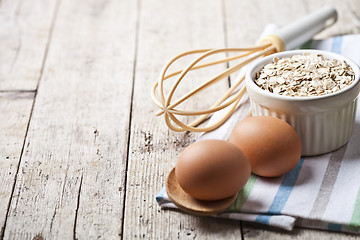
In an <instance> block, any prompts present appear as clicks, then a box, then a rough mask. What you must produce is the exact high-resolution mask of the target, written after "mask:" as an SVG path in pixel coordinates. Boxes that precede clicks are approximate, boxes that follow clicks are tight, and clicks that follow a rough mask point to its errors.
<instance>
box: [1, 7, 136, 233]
mask: <svg viewBox="0 0 360 240" xmlns="http://www.w3.org/2000/svg"><path fill="white" fill-rule="evenodd" d="M136 8H137V6H136V2H135V1H116V0H113V1H105V0H104V1H99V0H96V1H77V2H74V1H71V0H64V1H61V4H60V6H59V12H58V15H57V16H58V17H57V19H56V24H55V26H54V31H53V38H52V41H51V46H50V48H49V55H48V58H47V62H46V66H45V69H44V74H43V77H42V79H41V81H40V86H39V89H38V94H37V97H36V102H35V106H34V110H33V116H32V120H31V123H30V126H29V132H28V137H27V139H26V143H25V150H24V154H23V157H22V161H21V164H20V170H19V174H18V176H17V182H16V186H15V194H14V196H13V199H12V201H11V205H10V210H9V216H8V219H7V225H6V229H5V235H4V236H5V239H34V238H36V237H37V238H39V239H72V238H74V239H75V238H81V239H95V238H100V239H118V238H119V235H121V222H122V207H123V205H122V202H123V196H124V187H123V185H124V180H125V162H126V155H127V139H128V129H129V114H130V103H131V92H132V78H133V65H134V49H135V25H136Z"/></svg>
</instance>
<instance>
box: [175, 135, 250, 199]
mask: <svg viewBox="0 0 360 240" xmlns="http://www.w3.org/2000/svg"><path fill="white" fill-rule="evenodd" d="M175 174H176V179H177V181H178V183H179V185H180V186H181V188H182V189H183V190H184V191H185V192H186V193H188V194H189V195H190V196H192V197H194V198H196V199H199V200H220V199H224V198H227V197H230V196H233V195H234V194H236V193H237V192H238V191H240V190H241V189H242V188H243V187H244V186H245V184H246V182H247V181H248V179H249V177H250V164H249V161H248V160H247V158H246V156H245V154H244V153H243V152H242V151H241V150H240V149H239V148H237V147H236V146H235V145H233V144H232V143H230V142H227V141H222V140H203V141H199V142H196V143H194V144H192V145H190V146H188V147H187V148H186V149H185V150H184V151H183V152H182V153H181V154H180V156H179V159H178V161H177V163H176V166H175Z"/></svg>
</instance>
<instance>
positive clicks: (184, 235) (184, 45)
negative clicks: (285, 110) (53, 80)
mask: <svg viewBox="0 0 360 240" xmlns="http://www.w3.org/2000/svg"><path fill="white" fill-rule="evenodd" d="M221 7H222V5H221V1H191V0H186V1H183V0H180V1H171V2H169V1H157V0H151V1H148V0H146V1H142V2H141V7H140V19H139V43H138V54H137V65H136V75H135V86H134V100H133V110H132V120H131V135H130V151H129V162H128V174H127V175H128V177H127V185H126V203H125V222H124V239H136V238H141V239H142V238H144V239H194V238H199V239H239V238H241V231H240V225H239V222H238V221H231V220H227V221H224V220H221V219H213V218H209V217H207V218H206V217H195V216H191V215H187V214H184V213H182V212H178V211H171V210H166V211H161V210H160V208H159V207H158V206H157V203H156V201H155V196H156V194H157V193H158V191H160V189H161V188H162V187H163V186H164V183H165V179H166V176H167V174H168V173H169V172H170V170H171V168H172V167H173V166H174V165H175V162H176V159H177V156H178V154H179V153H180V152H181V151H182V150H183V149H184V148H185V147H186V146H188V145H189V144H190V143H192V142H193V141H194V139H195V137H196V136H197V135H196V134H193V133H191V134H189V133H186V132H185V133H175V132H172V131H170V130H168V128H167V127H166V125H165V123H164V120H163V117H158V118H156V117H155V116H154V114H155V112H156V111H157V109H156V108H155V104H153V103H152V102H151V101H150V88H151V85H152V84H153V83H154V81H156V80H157V77H158V74H159V71H160V70H161V68H162V66H163V64H165V62H166V61H167V60H168V59H169V58H170V57H172V56H173V55H175V54H178V53H180V52H183V51H186V50H191V49H196V48H208V47H223V46H224V38H223V33H224V30H223V24H222V9H221ZM155 13H156V14H155ZM154 46H158V47H156V48H155V49H154ZM220 67H221V66H220ZM218 69H219V68H218ZM195 80H196V79H195V78H192V79H191V81H185V82H184V83H183V85H182V87H184V88H190V87H194V85H197V84H195V83H194V82H196V81H195ZM223 87H224V89H226V88H227V84H225V85H224V86H223ZM211 96H212V95H208V97H209V98H211ZM192 104H193V105H189V106H188V107H193V108H195V107H197V105H196V104H200V103H192Z"/></svg>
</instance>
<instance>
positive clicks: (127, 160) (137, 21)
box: [120, 0, 141, 239]
mask: <svg viewBox="0 0 360 240" xmlns="http://www.w3.org/2000/svg"><path fill="white" fill-rule="evenodd" d="M136 5H137V6H136V23H135V28H136V29H135V44H134V63H133V69H132V83H131V94H130V107H129V110H130V113H129V125H128V129H129V131H128V135H127V149H126V162H125V177H124V179H125V180H124V197H123V203H122V205H123V208H122V213H121V218H122V221H121V230H120V233H121V239H123V238H124V222H125V207H126V190H127V180H128V174H127V173H128V166H129V156H130V154H129V152H130V139H131V131H130V129H131V124H132V111H133V100H134V85H135V77H136V63H137V56H138V46H139V26H140V23H139V22H140V13H141V0H136Z"/></svg>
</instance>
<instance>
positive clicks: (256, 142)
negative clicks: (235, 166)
mask: <svg viewBox="0 0 360 240" xmlns="http://www.w3.org/2000/svg"><path fill="white" fill-rule="evenodd" d="M229 141H230V142H232V143H234V144H235V145H236V146H237V147H239V148H240V149H241V150H242V151H243V152H244V153H245V155H246V156H247V158H248V159H249V161H250V165H251V171H252V172H253V173H255V174H257V175H259V176H263V177H278V176H281V175H283V174H285V173H287V172H289V171H291V170H292V169H293V168H294V167H295V166H296V164H297V163H298V162H299V160H300V157H301V141H300V138H299V136H298V134H297V133H296V131H295V130H294V128H293V127H291V126H290V125H289V124H288V123H286V122H285V121H283V120H281V119H278V118H275V117H270V116H256V117H248V118H245V119H244V120H242V121H241V122H239V123H238V124H237V125H236V126H235V128H234V129H233V130H232V132H231V135H230V138H229Z"/></svg>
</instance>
